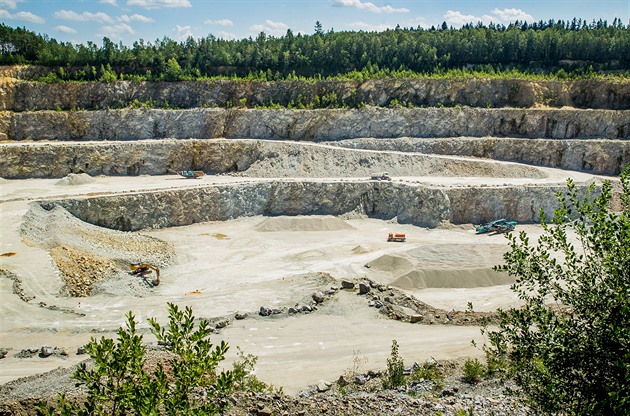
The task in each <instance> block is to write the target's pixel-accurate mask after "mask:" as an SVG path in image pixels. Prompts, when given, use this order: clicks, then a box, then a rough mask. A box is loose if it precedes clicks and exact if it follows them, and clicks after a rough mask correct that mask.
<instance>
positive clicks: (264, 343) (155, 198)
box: [0, 77, 630, 393]
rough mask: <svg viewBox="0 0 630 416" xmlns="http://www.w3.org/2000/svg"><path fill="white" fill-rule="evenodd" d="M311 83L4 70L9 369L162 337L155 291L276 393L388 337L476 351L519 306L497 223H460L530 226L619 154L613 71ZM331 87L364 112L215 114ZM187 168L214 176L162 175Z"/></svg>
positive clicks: (374, 356) (623, 101) (615, 162)
mask: <svg viewBox="0 0 630 416" xmlns="http://www.w3.org/2000/svg"><path fill="white" fill-rule="evenodd" d="M311 84H312V85H308V83H305V85H302V84H299V85H298V84H296V83H289V82H287V83H283V82H278V83H247V82H227V81H225V82H218V81H217V82H197V83H190V82H188V83H186V82H182V83H135V82H129V81H121V82H115V83H67V84H66V83H60V84H40V83H34V82H26V81H21V80H19V79H16V78H6V77H5V78H4V79H3V84H2V86H1V93H0V94H1V99H0V106H1V109H2V110H3V111H2V112H1V113H0V137H1V138H2V142H1V143H0V177H2V179H0V181H1V182H0V190H1V191H0V208H1V212H2V231H1V233H2V239H1V247H0V256H1V257H0V293H1V299H2V302H0V319H1V328H0V339H1V341H0V348H2V349H3V351H4V352H5V353H6V355H5V357H4V358H2V359H1V360H0V382H1V383H7V382H10V381H12V380H15V379H18V378H20V377H24V376H29V375H34V374H38V373H42V372H44V371H47V370H52V369H54V368H57V367H60V366H63V367H69V366H71V365H72V364H75V363H77V362H79V361H81V360H83V359H85V356H84V355H77V354H76V352H77V348H78V347H79V346H81V345H83V344H85V343H86V342H87V341H88V340H89V339H90V337H93V336H100V335H107V336H109V335H112V334H113V333H114V331H115V330H116V329H117V328H118V327H119V326H120V325H121V324H123V323H124V320H125V318H124V315H125V314H126V313H127V312H129V311H133V313H134V314H135V316H136V318H137V320H138V321H139V322H140V328H141V329H142V330H143V331H145V332H146V334H145V337H146V339H147V340H148V341H149V342H151V341H154V340H153V339H152V338H151V336H150V334H149V332H148V325H147V319H148V318H149V317H156V318H157V319H158V320H159V321H163V320H164V319H165V317H166V313H167V309H166V303H167V302H174V303H176V304H178V305H180V306H192V307H193V310H194V313H195V315H196V316H197V317H199V318H204V319H207V320H209V321H210V322H212V325H213V326H214V327H215V328H216V334H214V335H213V340H214V341H218V340H226V341H228V342H229V344H230V345H231V346H232V347H233V348H232V350H231V352H230V356H231V357H233V356H234V355H235V351H236V348H235V347H236V346H239V347H240V348H241V349H242V350H243V351H244V352H245V353H251V354H255V355H257V356H258V357H259V361H258V364H257V375H258V377H260V378H261V379H262V380H263V381H266V382H268V383H272V384H274V385H276V386H282V387H283V388H284V391H285V392H289V393H297V392H298V391H300V390H302V389H304V388H306V387H307V386H309V385H313V384H317V383H320V382H321V381H324V380H334V379H336V378H337V377H338V376H339V375H340V374H341V373H342V372H343V371H344V369H347V368H348V367H352V365H353V357H357V356H358V357H363V358H365V359H366V360H367V364H366V367H368V368H384V367H385V362H386V359H387V357H388V355H389V353H390V346H391V342H392V340H394V339H395V340H397V341H398V343H399V344H400V353H401V355H402V357H403V358H404V359H405V360H406V361H408V362H413V361H420V360H424V359H427V358H429V357H434V358H435V359H438V360H440V359H457V358H462V357H479V356H482V352H481V351H480V349H478V348H475V347H473V346H471V342H470V341H471V340H473V339H474V340H476V342H477V344H478V345H479V344H482V343H483V337H482V336H481V334H480V331H479V324H480V318H481V317H482V316H490V317H491V316H492V312H493V311H494V310H496V308H497V307H509V306H513V305H518V299H516V298H515V296H514V295H513V294H512V292H511V291H510V283H511V282H512V279H511V278H510V277H509V276H507V275H504V274H501V273H498V272H495V271H493V270H492V267H493V266H495V265H498V264H500V263H501V262H502V255H503V253H504V252H505V251H506V250H507V249H508V246H507V241H506V239H505V238H504V236H503V235H502V234H483V235H476V234H475V229H474V224H480V223H483V222H487V221H491V220H494V219H497V218H507V219H511V220H515V221H518V225H517V228H516V230H517V231H521V230H523V231H526V232H527V233H529V234H530V235H532V236H533V237H536V236H538V235H540V233H541V229H540V226H539V225H537V223H538V222H539V221H540V210H541V209H542V210H543V211H544V212H545V213H547V214H550V215H551V214H552V212H553V209H554V207H555V206H556V202H557V199H556V193H557V192H558V191H563V190H565V189H566V180H567V178H571V179H572V180H573V181H574V182H575V183H576V184H577V185H578V187H582V188H585V187H586V186H587V185H588V184H590V183H591V182H596V183H597V184H601V182H602V180H604V179H612V180H615V176H618V174H619V172H620V171H621V169H622V167H623V166H624V165H625V164H627V163H629V162H630V141H629V139H630V110H629V108H630V86H629V85H630V84H628V82H627V81H625V82H620V81H609V80H605V79H602V80H589V81H573V82H569V81H567V82H555V81H549V82H528V81H522V80H514V81H512V83H510V82H509V81H505V80H496V81H487V80H485V81H484V80H468V81H449V80H385V81H380V82H379V81H369V82H365V83H353V82H346V83H343V82H339V83H323V82H322V83H311ZM327 89H328V90H331V89H333V90H334V89H336V91H338V92H339V94H338V95H339V96H340V97H344V96H346V97H348V98H347V99H348V101H350V100H351V99H352V100H357V101H361V102H363V103H365V106H361V108H357V109H352V108H349V109H318V110H316V109H310V110H293V109H264V108H225V107H226V102H228V101H230V102H241V103H242V102H245V103H246V107H254V106H255V105H256V104H257V103H264V102H266V101H268V100H273V102H275V103H281V104H282V103H283V102H287V101H288V100H290V99H291V97H292V95H291V94H297V92H300V93H303V94H307V93H310V94H317V93H318V92H319V93H321V91H323V90H326V91H328V90H327ZM283 94H284V95H283ZM393 99H397V100H400V101H403V100H404V101H406V102H412V103H414V104H415V107H414V108H388V107H387V104H388V103H389V102H390V101H392V100H393ZM134 100H135V102H138V101H140V102H145V101H147V100H154V101H155V102H162V101H165V102H166V101H167V102H168V103H169V106H170V108H160V109H156V108H136V109H133V108H129V106H130V104H131V103H132V102H134ZM438 104H439V105H438ZM188 170H194V171H203V172H204V173H205V176H202V177H201V178H198V179H186V178H184V177H182V176H179V175H177V174H174V173H173V171H188ZM383 172H387V173H388V174H389V176H390V177H391V180H375V179H371V176H372V175H373V174H374V173H379V174H381V173H383ZM390 232H395V233H405V234H406V236H407V241H406V242H404V243H392V242H387V241H386V238H387V235H388V233H390ZM139 262H145V263H149V264H151V265H154V266H156V267H159V268H160V272H161V273H160V284H159V285H157V286H156V285H153V284H152V277H149V278H146V279H144V278H142V276H138V275H132V274H131V273H130V265H131V264H133V263H139ZM469 302H471V303H472V304H473V306H474V310H475V313H467V312H466V309H467V305H468V303H469ZM42 346H49V347H51V348H54V347H56V348H57V349H56V350H53V351H54V353H51V354H50V355H49V356H47V357H44V356H45V355H46V354H41V351H42V350H41V347H42Z"/></svg>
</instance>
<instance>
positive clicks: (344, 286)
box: [341, 280, 354, 289]
mask: <svg viewBox="0 0 630 416" xmlns="http://www.w3.org/2000/svg"><path fill="white" fill-rule="evenodd" d="M341 288H342V289H354V283H353V282H351V281H349V280H342V281H341Z"/></svg>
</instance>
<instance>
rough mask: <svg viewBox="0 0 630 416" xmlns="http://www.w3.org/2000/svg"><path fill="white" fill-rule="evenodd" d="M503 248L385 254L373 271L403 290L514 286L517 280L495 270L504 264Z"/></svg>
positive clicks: (427, 248)
mask: <svg viewBox="0 0 630 416" xmlns="http://www.w3.org/2000/svg"><path fill="white" fill-rule="evenodd" d="M505 249H506V246H504V245H499V244H475V245H472V244H434V245H427V246H422V247H418V248H415V249H412V250H408V251H405V252H404V253H400V254H385V255H382V256H380V257H378V258H376V259H375V260H373V261H371V262H370V263H369V265H370V269H372V270H374V271H377V272H381V273H386V274H387V275H389V276H390V279H391V280H389V279H388V280H389V284H390V285H392V286H395V287H398V288H400V289H405V290H415V289H424V288H473V287H486V286H496V285H504V284H510V283H513V282H514V279H513V278H511V277H509V276H508V275H507V274H505V273H497V272H495V271H493V270H492V267H493V266H495V265H497V264H500V263H502V255H503V252H504V251H505Z"/></svg>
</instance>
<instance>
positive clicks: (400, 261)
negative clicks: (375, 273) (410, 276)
mask: <svg viewBox="0 0 630 416" xmlns="http://www.w3.org/2000/svg"><path fill="white" fill-rule="evenodd" d="M415 266H416V262H414V261H413V260H411V259H410V258H408V257H406V256H405V255H393V254H384V255H382V256H380V257H379V258H377V259H376V260H374V261H372V262H370V268H374V269H377V270H382V271H385V272H388V273H391V274H392V275H394V276H399V275H401V274H403V273H407V272H409V271H411V270H412V269H413V268H414V267H415Z"/></svg>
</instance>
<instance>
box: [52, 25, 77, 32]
mask: <svg viewBox="0 0 630 416" xmlns="http://www.w3.org/2000/svg"><path fill="white" fill-rule="evenodd" d="M55 30H56V31H57V32H62V33H78V32H77V31H76V30H74V29H73V28H71V27H68V26H64V25H59V26H55Z"/></svg>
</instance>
